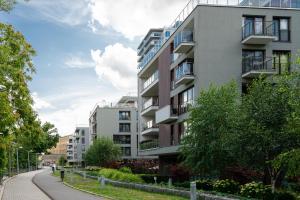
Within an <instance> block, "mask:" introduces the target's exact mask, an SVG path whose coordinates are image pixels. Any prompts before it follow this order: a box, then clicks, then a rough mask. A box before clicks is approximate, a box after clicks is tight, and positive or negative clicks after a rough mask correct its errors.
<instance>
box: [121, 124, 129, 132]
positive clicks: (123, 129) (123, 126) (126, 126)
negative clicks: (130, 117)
mask: <svg viewBox="0 0 300 200" xmlns="http://www.w3.org/2000/svg"><path fill="white" fill-rule="evenodd" d="M119 132H130V123H120V124H119Z"/></svg>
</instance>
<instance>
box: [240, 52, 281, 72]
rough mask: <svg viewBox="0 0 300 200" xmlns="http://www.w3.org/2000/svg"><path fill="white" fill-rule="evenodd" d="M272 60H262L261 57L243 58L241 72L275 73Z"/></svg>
mask: <svg viewBox="0 0 300 200" xmlns="http://www.w3.org/2000/svg"><path fill="white" fill-rule="evenodd" d="M272 60H273V58H266V59H264V58H262V57H261V56H251V57H246V58H243V63H242V72H243V74H245V73H248V72H250V71H275V68H274V65H273V64H272Z"/></svg>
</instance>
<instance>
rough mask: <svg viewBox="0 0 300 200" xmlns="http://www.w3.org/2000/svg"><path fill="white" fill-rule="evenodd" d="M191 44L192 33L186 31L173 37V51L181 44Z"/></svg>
mask: <svg viewBox="0 0 300 200" xmlns="http://www.w3.org/2000/svg"><path fill="white" fill-rule="evenodd" d="M187 42H193V31H191V30H186V31H181V32H179V33H178V34H177V35H175V37H174V49H176V48H177V47H178V46H179V45H180V44H181V43H187Z"/></svg>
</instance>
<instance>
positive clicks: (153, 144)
mask: <svg viewBox="0 0 300 200" xmlns="http://www.w3.org/2000/svg"><path fill="white" fill-rule="evenodd" d="M156 148H158V139H154V140H150V141H145V142H142V143H140V150H148V149H156Z"/></svg>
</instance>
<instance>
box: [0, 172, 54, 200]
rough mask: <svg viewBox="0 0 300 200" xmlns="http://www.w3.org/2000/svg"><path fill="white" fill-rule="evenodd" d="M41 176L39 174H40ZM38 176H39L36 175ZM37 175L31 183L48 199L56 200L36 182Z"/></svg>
mask: <svg viewBox="0 0 300 200" xmlns="http://www.w3.org/2000/svg"><path fill="white" fill-rule="evenodd" d="M38 174H39V173H38ZM36 175H37V174H36ZM36 175H34V176H33V177H32V178H31V182H32V183H33V184H34V185H35V186H36V187H38V188H39V189H40V190H41V191H42V192H43V193H44V194H45V195H46V196H47V197H49V199H51V200H54V199H53V198H52V197H51V196H50V194H49V193H48V192H47V191H46V190H44V189H43V188H42V187H40V186H39V185H38V184H37V183H36V182H35V176H36ZM0 200H1V199H0Z"/></svg>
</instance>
